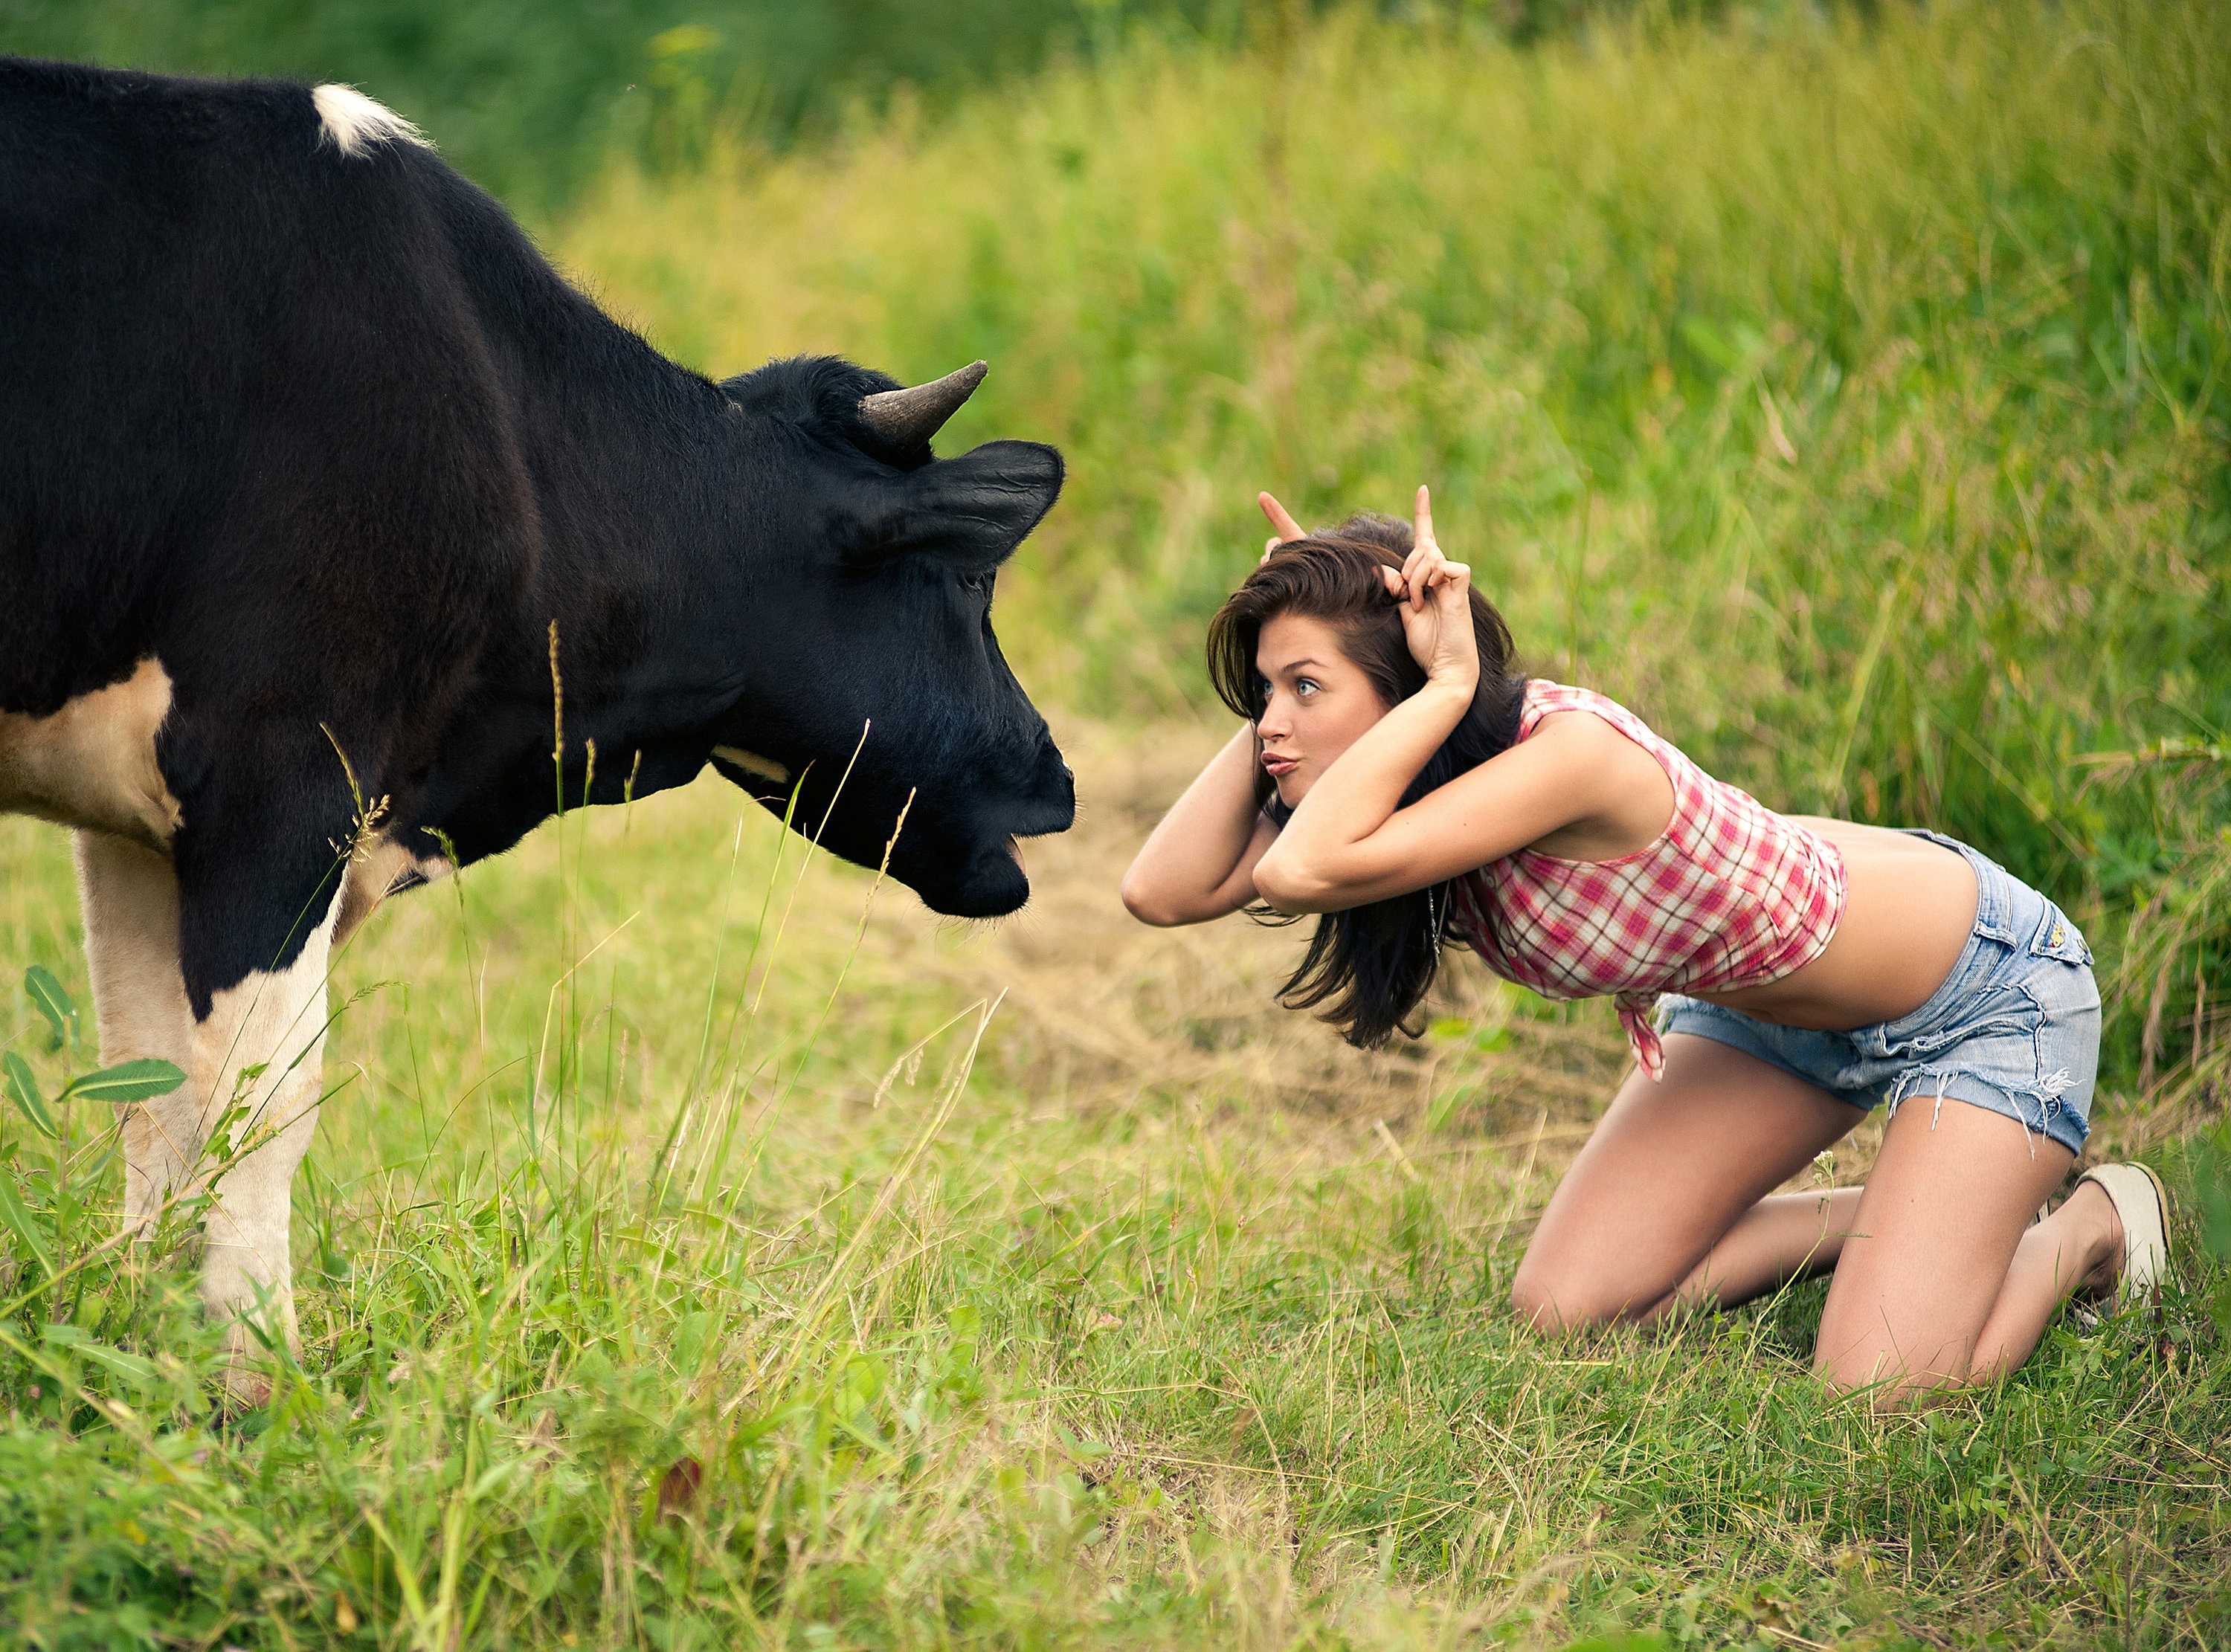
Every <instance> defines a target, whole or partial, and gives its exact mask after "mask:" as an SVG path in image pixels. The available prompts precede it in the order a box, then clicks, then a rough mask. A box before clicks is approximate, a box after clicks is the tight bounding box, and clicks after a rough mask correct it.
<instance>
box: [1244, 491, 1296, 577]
mask: <svg viewBox="0 0 2231 1652" xmlns="http://www.w3.org/2000/svg"><path fill="white" fill-rule="evenodd" d="M1255 502H1256V503H1257V504H1258V505H1260V506H1261V507H1263V514H1264V515H1265V516H1267V517H1269V518H1270V519H1271V526H1272V527H1274V528H1276V529H1277V532H1276V533H1273V534H1272V535H1271V537H1270V538H1269V539H1265V540H1264V541H1263V561H1264V562H1268V561H1270V559H1271V552H1273V551H1276V550H1277V548H1278V547H1279V546H1280V545H1284V543H1285V542H1286V541H1287V540H1289V539H1306V538H1308V537H1309V536H1308V535H1307V534H1305V533H1303V532H1302V525H1301V524H1300V523H1299V522H1297V521H1296V520H1294V519H1293V518H1292V517H1290V516H1289V515H1287V514H1286V507H1284V506H1283V505H1281V504H1280V503H1278V501H1277V500H1275V499H1273V498H1272V497H1271V495H1270V494H1256V495H1255ZM1258 566H1259V564H1258Z"/></svg>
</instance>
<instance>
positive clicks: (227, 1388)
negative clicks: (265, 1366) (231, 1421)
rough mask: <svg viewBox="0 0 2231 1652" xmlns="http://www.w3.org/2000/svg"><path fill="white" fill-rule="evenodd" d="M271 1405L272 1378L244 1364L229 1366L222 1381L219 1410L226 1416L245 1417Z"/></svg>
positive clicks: (218, 1396) (219, 1392) (218, 1399)
mask: <svg viewBox="0 0 2231 1652" xmlns="http://www.w3.org/2000/svg"><path fill="white" fill-rule="evenodd" d="M270 1403H271V1378H269V1376H268V1375H267V1374H266V1373H264V1372H262V1371H257V1370H255V1368H253V1367H252V1366H249V1365H243V1364H238V1363H236V1364H233V1365H227V1366H226V1367H225V1370H224V1375H223V1378H221V1379H220V1381H219V1384H218V1392H217V1410H218V1411H219V1412H220V1413H221V1414H223V1416H228V1417H236V1416H246V1415H247V1414H248V1413H249V1412H250V1411H253V1410H258V1409H260V1408H261V1407H262V1406H265V1405H268V1404H270Z"/></svg>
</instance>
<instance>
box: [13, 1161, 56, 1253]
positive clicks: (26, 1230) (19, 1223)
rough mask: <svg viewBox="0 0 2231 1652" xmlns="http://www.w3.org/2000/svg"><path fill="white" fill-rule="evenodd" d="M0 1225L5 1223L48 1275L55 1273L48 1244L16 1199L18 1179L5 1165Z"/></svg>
mask: <svg viewBox="0 0 2231 1652" xmlns="http://www.w3.org/2000/svg"><path fill="white" fill-rule="evenodd" d="M0 1223H6V1224H7V1225H8V1226H9V1227H10V1229H13V1230H14V1231H15V1235H16V1238H18V1239H20V1240H22V1241H23V1249H26V1250H28V1251H29V1252H30V1253H31V1255H34V1256H36V1257H37V1258H38V1259H39V1264H40V1266H41V1267H42V1268H45V1269H46V1270H47V1272H48V1273H49V1274H51V1273H53V1272H54V1271H55V1263H54V1258H53V1257H51V1256H49V1255H48V1254H47V1242H46V1241H45V1240H44V1239H42V1238H41V1237H40V1236H39V1229H38V1224H37V1223H35V1222H33V1221H32V1220H31V1213H30V1212H29V1210H25V1209H24V1208H23V1200H21V1199H19V1198H17V1197H16V1178H15V1177H14V1176H12V1175H11V1174H10V1173H9V1171H8V1169H7V1167H6V1166H5V1165H0Z"/></svg>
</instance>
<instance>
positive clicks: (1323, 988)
mask: <svg viewBox="0 0 2231 1652" xmlns="http://www.w3.org/2000/svg"><path fill="white" fill-rule="evenodd" d="M1415 542H1416V541H1415V539H1414V538H1413V535H1412V532H1411V530H1410V526H1409V524H1408V523H1407V522H1401V521H1398V520H1396V519H1394V518H1393V517H1389V516H1379V515H1374V514H1373V513H1369V512H1364V513H1360V514H1358V515H1355V516H1351V517H1349V518H1348V520H1347V521H1345V522H1342V524H1341V525H1340V526H1338V527H1336V528H1320V529H1318V530H1317V531H1316V532H1313V533H1311V534H1310V535H1309V536H1308V537H1306V538H1304V539H1289V540H1287V541H1286V542H1285V543H1284V544H1283V545H1279V546H1278V547H1277V549H1276V550H1274V551H1273V552H1271V555H1270V557H1269V558H1267V559H1266V560H1265V561H1264V563H1263V565H1261V566H1260V567H1258V568H1257V569H1256V570H1255V571H1254V572H1253V573H1251V574H1250V575H1248V576H1247V583H1246V584H1243V585H1242V586H1240V588H1239V589H1238V590H1236V591H1234V592H1233V593H1232V597H1231V599H1230V600H1229V601H1227V602H1226V603H1225V604H1224V606H1223V607H1222V608H1220V609H1219V610H1217V612H1216V617H1215V618H1214V619H1212V620H1211V621H1210V622H1209V623H1208V675H1209V681H1211V682H1212V683H1214V684H1215V685H1216V692H1217V694H1218V695H1219V697H1220V698H1221V699H1222V700H1223V701H1224V703H1225V705H1227V706H1229V707H1232V710H1233V711H1235V712H1237V713H1238V714H1239V715H1240V716H1242V717H1245V719H1247V720H1248V721H1250V722H1256V721H1258V720H1260V719H1261V717H1262V715H1263V709H1264V705H1265V703H1266V702H1267V699H1268V696H1267V694H1266V692H1265V690H1266V685H1265V683H1264V680H1263V674H1262V673H1261V671H1260V670H1258V668H1257V667H1256V664H1255V650H1256V645H1257V644H1258V642H1260V640H1261V638H1262V635H1263V627H1264V625H1265V624H1266V623H1269V622H1270V621H1271V620H1272V619H1274V618H1276V617H1277V616H1279V615H1281V614H1297V615H1301V616H1304V617H1307V618H1310V619H1317V620H1322V621H1324V622H1325V623H1327V624H1329V625H1330V626H1331V627H1332V628H1333V629H1335V631H1336V632H1337V633H1338V634H1339V636H1340V637H1341V643H1342V652H1344V653H1345V654H1346V655H1348V659H1349V660H1351V661H1354V662H1355V665H1356V667H1357V668H1359V669H1360V670H1361V671H1362V673H1363V674H1364V675H1365V676H1366V677H1368V678H1369V679H1370V681H1371V686H1372V687H1374V689H1376V690H1377V691H1378V694H1379V698H1380V699H1381V701H1383V702H1384V703H1385V704H1387V705H1389V706H1392V705H1394V704H1396V703H1397V702H1399V701H1400V700H1407V699H1408V698H1409V697H1410V696H1411V695H1412V694H1416V693H1417V692H1418V690H1419V689H1420V688H1422V687H1425V686H1426V672H1425V668H1424V667H1422V666H1420V665H1419V663H1418V662H1417V661H1415V660H1414V659H1413V658H1412V657H1411V655H1410V645H1409V642H1408V641H1407V638H1406V637H1405V636H1404V635H1403V632H1402V617H1401V615H1400V612H1399V611H1398V609H1399V606H1400V604H1399V600H1398V599H1397V598H1395V597H1390V596H1388V595H1387V584H1386V582H1385V580H1383V579H1382V578H1381V577H1380V572H1379V571H1380V570H1381V568H1400V566H1401V565H1402V563H1403V560H1404V559H1405V558H1407V557H1408V556H1409V554H1410V551H1411V547H1412V546H1413V545H1414V544H1415ZM1471 625H1472V633H1473V635H1474V636H1476V637H1477V638H1478V642H1479V687H1478V688H1476V689H1475V690H1473V692H1472V698H1471V709H1470V710H1469V711H1467V712H1465V715H1464V720H1463V721H1461V722H1459V723H1458V725H1457V726H1456V728H1455V729H1454V730H1453V731H1452V732H1451V733H1450V735H1449V737H1448V739H1445V740H1444V741H1442V742H1441V747H1440V749H1439V751H1437V752H1434V753H1433V755H1432V757H1431V758H1427V759H1426V766H1425V767H1424V768H1422V769H1420V770H1419V771H1418V776H1417V778H1415V779H1414V780H1413V781H1411V782H1410V784H1409V786H1408V788H1407V790H1406V791H1404V792H1403V793H1402V806H1403V807H1406V808H1407V806H1408V805H1409V804H1411V803H1415V802H1417V800H1418V799H1419V798H1420V797H1424V796H1425V795H1426V793H1427V792H1429V791H1432V790H1433V788H1434V787H1436V786H1439V785H1445V784H1447V783H1448V782H1449V781H1451V780H1453V779H1455V778H1456V777H1457V776H1458V775H1460V774H1463V773H1465V772H1466V771H1469V770H1471V769H1475V768H1478V766H1479V765H1481V764H1483V763H1484V762H1486V761H1487V760H1488V758H1491V757H1493V756H1495V754H1496V753H1497V752H1503V751H1507V750H1508V749H1509V748H1510V745H1511V743H1512V742H1513V741H1514V740H1516V739H1517V738H1518V712H1519V703H1520V701H1521V700H1523V698H1524V696H1525V692H1526V679H1525V678H1524V677H1523V675H1520V674H1516V673H1515V672H1514V671H1513V670H1512V669H1511V653H1512V649H1511V643H1510V627H1509V626H1507V625H1505V624H1504V623H1503V616H1501V615H1500V614H1498V613H1497V612H1496V611H1495V609H1494V607H1493V605H1492V604H1491V603H1489V602H1488V600H1487V599H1486V598H1485V597H1482V596H1481V595H1480V594H1479V592H1478V590H1474V591H1473V592H1472V593H1471ZM1258 749H1259V737H1258ZM1255 796H1256V801H1257V803H1258V804H1259V805H1261V806H1262V807H1263V808H1264V809H1265V810H1267V811H1268V812H1269V814H1270V816H1271V818H1272V819H1273V820H1275V821H1277V823H1278V824H1280V825H1281V826H1283V825H1284V824H1285V823H1286V820H1287V818H1288V817H1289V816H1290V815H1291V813H1292V810H1289V809H1287V808H1285V807H1284V805H1283V804H1281V803H1279V802H1278V800H1277V797H1276V795H1275V789H1274V787H1273V785H1272V784H1271V777H1270V775H1269V774H1268V773H1266V772H1265V771H1264V769H1263V767H1262V765H1260V764H1258V765H1256V769H1255ZM1449 904H1450V888H1449V885H1448V884H1447V883H1445V882H1444V883H1437V884H1432V885H1430V886H1428V887H1426V888H1423V889H1415V890H1413V891H1411V893H1409V894H1401V895H1394V896H1390V897H1389V898H1388V899H1387V900H1374V901H1372V902H1370V903H1369V904H1368V905H1366V906H1361V907H1349V908H1348V910H1347V911H1345V912H1328V913H1322V914H1321V915H1320V916H1319V917H1318V919H1317V928H1316V934H1315V935H1313V936H1311V937H1310V950H1309V952H1308V954H1307V955H1306V956H1305V957H1304V958H1303V959H1302V965H1301V967H1300V968H1299V969H1297V970H1296V971H1294V973H1293V978H1291V979H1290V980H1289V981H1288V982H1287V983H1286V984H1285V985H1284V987H1282V988H1281V989H1280V990H1279V992H1278V1001H1279V1002H1280V1003H1283V1004H1284V1005H1285V1006H1286V1007H1287V1008H1288V1009H1290V1010H1314V1009H1316V1007H1317V1006H1318V1005H1319V1004H1322V1003H1326V1002H1327V1001H1328V1000H1329V1001H1330V1007H1329V1009H1327V1010H1324V1011H1323V1012H1322V1015H1321V1016H1319V1019H1320V1020H1323V1021H1327V1022H1329V1023H1331V1024H1332V1025H1334V1026H1335V1027H1337V1028H1339V1029H1341V1033H1342V1036H1344V1037H1345V1038H1346V1039H1347V1040H1348V1042H1349V1043H1351V1044H1354V1045H1355V1046H1356V1047H1357V1048H1359V1049H1379V1048H1380V1047H1381V1045H1383V1044H1385V1043H1386V1042H1387V1040H1388V1039H1389V1038H1391V1037H1393V1036H1394V1034H1395V1033H1396V1032H1397V1031H1398V1030H1399V1031H1400V1032H1402V1033H1405V1034H1407V1036H1410V1037H1412V1038H1415V1037H1416V1036H1418V1035H1419V1033H1420V1032H1422V1031H1423V1030H1424V1029H1423V1028H1422V1027H1420V1026H1416V1025H1413V1024H1411V1019H1410V1017H1411V1014H1412V1012H1413V1010H1416V1009H1417V1007H1418V1004H1419V1001H1420V1000H1421V999H1423V998H1424V997H1425V996H1426V989H1427V988H1428V987H1430V986H1432V984H1433V976H1434V974H1435V972H1436V971H1438V970H1439V967H1440V954H1441V940H1442V938H1443V936H1444V935H1445V933H1446V932H1447V930H1448V923H1449ZM1247 910H1248V913H1249V915H1250V916H1251V917H1252V918H1254V919H1256V920H1258V922H1263V923H1292V922H1295V921H1296V920H1294V919H1293V918H1290V917H1287V916H1285V915H1284V914H1283V913H1277V912H1274V911H1272V910H1271V908H1270V907H1267V906H1256V907H1249V908H1248V909H1247Z"/></svg>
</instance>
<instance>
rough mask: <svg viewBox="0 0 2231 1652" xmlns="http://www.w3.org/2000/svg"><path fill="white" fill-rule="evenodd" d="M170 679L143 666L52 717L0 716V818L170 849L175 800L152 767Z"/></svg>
mask: <svg viewBox="0 0 2231 1652" xmlns="http://www.w3.org/2000/svg"><path fill="white" fill-rule="evenodd" d="M170 713H171V679H170V677H169V675H168V674H166V673H165V671H164V669H163V668H162V666H161V665H160V663H158V661H154V660H152V659H149V660H142V661H140V662H139V668H138V669H137V670H135V671H134V672H133V674H132V675H131V676H130V677H128V678H126V680H125V681H122V682H119V683H112V684H111V685H110V686H109V687H106V688H101V689H97V690H95V691H94V693H92V694H80V695H79V696H78V697H77V698H76V699H75V700H71V701H70V702H69V703H68V705H66V706H64V707H62V708H61V710H60V711H58V712H56V713H55V714H54V715H53V716H51V717H25V716H21V715H19V714H17V713H13V712H0V814H22V815H36V816H39V818H40V819H42V820H51V821H54V822H55V823H58V824H60V825H63V826H76V827H81V828H83V829H87V830H89V831H96V832H108V833H112V834H113V835H114V836H119V837H128V838H131V839H132V840H133V841H134V842H139V843H145V844H146V845H147V847H148V848H150V849H160V850H162V851H164V852H165V853H168V852H169V849H170V847H171V835H172V834H173V833H174V832H176V831H177V830H178V799H177V798H176V797H172V796H171V789H170V787H169V786H168V785H167V784H165V781H164V779H163V771H162V770H161V769H160V768H158V766H157V765H156V763H155V733H156V731H157V730H158V729H159V728H161V727H162V726H163V720H164V719H165V717H167V716H169V715H170Z"/></svg>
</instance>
